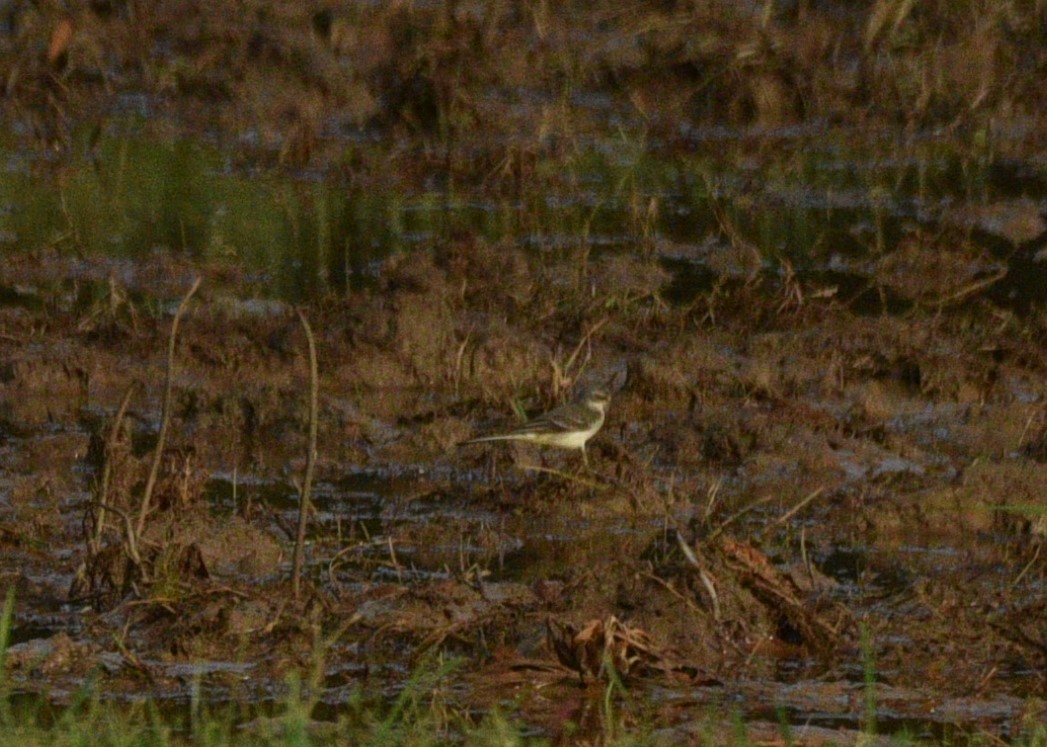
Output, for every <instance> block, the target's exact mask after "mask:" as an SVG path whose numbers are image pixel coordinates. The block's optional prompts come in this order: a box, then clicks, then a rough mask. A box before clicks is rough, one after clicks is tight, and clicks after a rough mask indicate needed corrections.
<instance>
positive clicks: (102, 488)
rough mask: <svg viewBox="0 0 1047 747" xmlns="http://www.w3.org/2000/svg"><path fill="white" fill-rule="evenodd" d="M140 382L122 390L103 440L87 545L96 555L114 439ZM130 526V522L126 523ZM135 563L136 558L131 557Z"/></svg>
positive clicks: (107, 492)
mask: <svg viewBox="0 0 1047 747" xmlns="http://www.w3.org/2000/svg"><path fill="white" fill-rule="evenodd" d="M139 384H140V382H139V381H138V380H137V379H136V380H135V381H132V382H131V385H130V386H129V387H127V391H126V392H124V398H123V400H122V401H121V402H120V409H118V410H117V411H116V417H115V418H113V425H112V427H110V428H109V437H108V438H107V439H106V441H105V465H104V466H103V467H102V479H101V482H100V483H99V485H98V500H97V505H98V515H97V516H96V517H95V526H94V532H93V533H92V536H91V539H90V542H89V547H90V550H91V554H92V555H97V554H98V551H99V550H100V549H101V547H102V533H103V532H104V531H105V521H106V515H105V512H106V508H108V506H109V482H110V480H111V479H112V474H113V454H114V453H115V451H116V440H117V439H118V438H119V437H120V426H121V425H123V422H124V416H125V415H126V414H127V408H128V406H129V405H130V404H131V397H132V396H134V393H135V392H136V391H137V390H138V387H139ZM128 526H130V524H128ZM127 539H128V542H129V545H130V546H131V547H134V546H135V545H134V542H133V538H132V537H128V538H127ZM133 559H134V561H135V562H136V563H137V562H138V558H133Z"/></svg>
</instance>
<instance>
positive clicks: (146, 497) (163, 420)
mask: <svg viewBox="0 0 1047 747" xmlns="http://www.w3.org/2000/svg"><path fill="white" fill-rule="evenodd" d="M202 280H203V278H202V277H198V278H197V279H196V280H195V281H193V287H192V288H190V289H189V292H188V293H186V294H185V298H183V299H182V303H180V304H179V305H178V310H177V311H176V312H175V316H174V322H172V323H171V337H170V338H169V339H168V341H167V381H166V382H165V383H164V402H163V410H162V412H161V415H160V433H159V435H158V436H157V437H156V450H155V451H154V452H153V464H152V466H151V467H150V468H149V479H148V480H147V481H146V483H145V492H144V493H143V494H142V507H141V509H140V510H139V512H138V524H137V525H136V526H135V535H136V536H137V537H141V536H142V531H143V530H144V529H145V519H146V517H147V516H148V515H149V503H150V501H151V500H152V497H153V488H154V487H155V486H156V477H157V475H158V474H159V473H160V461H161V459H162V458H163V452H164V441H165V440H166V439H167V427H168V425H169V424H170V421H171V390H172V388H173V386H174V365H175V343H176V342H177V340H178V323H179V322H180V321H182V315H183V314H184V313H185V310H186V308H187V307H188V306H189V299H191V298H192V297H193V294H194V293H196V289H197V288H199V287H200V282H201V281H202Z"/></svg>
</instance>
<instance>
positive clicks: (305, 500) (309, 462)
mask: <svg viewBox="0 0 1047 747" xmlns="http://www.w3.org/2000/svg"><path fill="white" fill-rule="evenodd" d="M296 311H297V312H298V318H299V319H300V320H301V321H302V328H303V329H305V339H306V341H307V342H308V343H309V453H308V454H307V455H306V459H305V479H304V480H303V481H302V495H301V500H300V501H299V504H298V534H297V536H295V540H294V562H293V565H292V568H291V584H292V587H293V588H294V598H295V600H297V599H298V595H299V592H300V590H301V577H302V564H303V562H304V560H305V528H306V524H307V522H308V520H309V498H310V494H311V493H312V489H313V468H314V467H315V466H316V431H317V411H318V406H317V400H318V389H319V375H318V373H317V366H316V341H315V340H314V339H313V330H312V328H311V327H310V326H309V320H308V319H306V318H305V314H303V313H302V310H301V309H296Z"/></svg>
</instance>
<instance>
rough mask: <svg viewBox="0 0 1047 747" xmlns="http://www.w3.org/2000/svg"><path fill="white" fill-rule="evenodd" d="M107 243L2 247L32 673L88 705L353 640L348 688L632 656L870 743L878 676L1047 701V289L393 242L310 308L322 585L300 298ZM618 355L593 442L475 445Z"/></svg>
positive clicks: (921, 715)
mask: <svg viewBox="0 0 1047 747" xmlns="http://www.w3.org/2000/svg"><path fill="white" fill-rule="evenodd" d="M927 251H941V248H940V247H927ZM160 261H161V260H160V259H157V262H160ZM110 269H111V268H107V267H106V266H105V263H104V262H99V263H96V264H95V265H91V266H89V267H85V265H84V264H83V263H82V262H81V261H70V260H68V259H65V258H63V257H60V256H57V255H43V254H37V255H26V256H20V257H15V258H12V261H11V262H10V263H8V264H7V265H6V266H5V268H4V269H3V271H2V277H0V284H2V287H3V288H4V289H5V297H6V299H7V300H6V302H5V304H4V307H3V327H2V329H3V334H2V338H0V344H2V346H3V359H4V368H3V376H2V386H3V391H2V402H3V413H2V415H3V421H2V422H3V447H4V448H3V494H4V503H3V538H2V540H3V543H4V547H5V552H4V554H3V564H4V569H3V573H4V576H5V578H7V579H8V582H9V584H10V588H13V589H14V590H15V593H16V616H15V628H14V632H13V639H14V641H15V642H16V644H18V645H16V646H14V647H13V648H12V650H11V652H10V656H9V659H8V663H9V667H10V669H11V675H10V676H11V678H12V681H13V684H14V685H15V686H16V687H17V688H18V689H26V690H29V691H33V692H43V693H46V694H47V696H48V697H52V698H56V699H58V700H59V701H60V700H61V699H62V698H63V697H65V696H63V695H62V694H63V693H69V692H70V691H72V690H73V689H75V688H76V687H77V686H78V684H80V683H81V682H83V680H84V678H85V677H87V676H88V674H89V673H92V672H93V673H94V674H95V676H98V677H99V680H98V685H99V686H100V687H101V688H102V689H103V690H104V691H105V692H108V693H113V694H117V693H121V692H124V693H132V692H138V691H140V690H141V688H142V687H143V685H146V684H147V685H148V688H149V690H150V691H151V692H153V693H155V694H156V695H158V696H161V697H166V696H171V697H175V698H177V697H185V695H186V693H187V689H188V688H189V687H190V686H191V684H192V681H193V679H194V677H200V678H202V681H203V684H204V686H205V688H207V689H208V690H209V691H211V692H212V693H214V694H215V696H216V697H217V696H219V694H220V695H221V696H222V697H232V698H245V699H248V700H250V699H253V698H262V699H265V698H267V697H270V696H271V694H272V692H274V691H275V690H274V688H278V686H279V683H280V681H281V678H282V677H284V676H285V675H286V674H287V673H288V672H289V671H290V670H293V669H295V668H297V667H302V666H305V665H306V664H307V663H308V662H309V661H310V660H311V659H312V657H314V656H315V655H316V652H317V650H318V646H320V645H321V643H320V642H321V641H322V642H324V643H323V645H324V646H325V648H324V649H323V650H324V654H325V658H324V666H325V672H326V674H325V678H324V685H325V687H326V688H327V690H326V691H325V694H324V696H323V698H322V699H323V701H324V702H327V703H328V704H329V705H331V706H332V707H337V704H338V702H339V699H340V698H344V697H345V693H346V692H347V690H348V689H349V688H351V687H352V686H356V685H363V686H365V687H367V688H393V690H395V688H396V687H397V684H398V683H400V684H402V679H403V677H404V676H406V674H407V673H408V672H410V671H411V670H412V669H414V668H415V667H419V666H424V661H425V660H426V656H427V654H432V653H434V652H442V653H444V654H447V655H454V656H461V657H464V660H465V663H464V665H463V666H462V669H461V670H460V671H459V672H458V673H457V675H456V677H458V678H459V682H460V684H461V683H465V686H464V687H461V689H458V690H456V693H455V700H456V702H457V703H459V704H461V705H469V706H475V707H479V708H488V707H490V706H491V705H493V704H495V703H502V704H505V703H506V702H509V701H511V702H513V703H515V707H516V708H517V709H519V713H520V715H521V716H522V717H523V718H524V719H525V721H527V722H528V723H533V724H537V725H539V726H540V727H541V728H542V729H543V730H544V731H545V733H547V734H551V735H556V734H558V733H561V732H562V731H563V728H564V725H565V723H566V722H567V721H568V720H572V721H575V722H580V723H583V724H585V723H587V719H589V720H590V721H591V720H592V719H593V718H595V716H594V714H593V711H594V705H593V704H594V702H598V701H599V700H600V698H601V697H602V696H601V693H602V687H603V686H602V685H598V684H597V685H593V683H594V682H596V683H599V682H601V681H605V678H606V676H607V675H606V671H601V657H602V656H603V655H604V653H605V652H606V653H607V654H608V655H609V656H610V657H611V660H612V661H613V662H614V664H615V665H616V668H617V671H618V672H619V674H620V675H622V676H623V677H624V678H625V681H626V683H627V684H628V687H629V692H630V693H632V694H633V697H634V698H637V697H641V696H639V695H638V694H640V693H643V694H644V695H643V696H642V697H641V699H642V700H643V701H644V702H646V705H645V706H644V707H643V709H642V710H644V711H645V714H644V717H645V718H653V722H652V723H654V724H656V725H658V726H659V727H665V728H668V727H670V726H672V727H674V728H685V727H686V728H694V725H693V724H692V723H691V722H692V721H694V720H695V719H697V718H698V714H705V713H708V712H709V710H711V712H712V713H720V714H721V717H722V718H727V716H728V714H729V712H730V711H731V710H732V709H739V710H740V711H741V712H742V713H743V714H745V715H746V717H747V718H749V719H752V720H753V721H755V722H759V721H760V720H761V719H764V718H771V719H772V720H774V719H775V716H774V714H775V712H776V711H775V709H778V708H783V709H785V712H786V713H787V714H790V715H791V719H792V720H794V721H796V722H797V723H803V722H807V723H811V722H813V723H814V725H820V724H821V725H825V726H826V727H831V730H832V733H833V734H835V737H834V738H835V739H840V738H845V739H846V736H845V732H839V731H835V730H836V729H839V728H844V729H847V728H850V729H857V728H859V727H860V726H862V725H863V724H866V721H867V720H868V714H867V712H866V711H865V703H866V701H865V693H866V688H865V682H866V681H867V680H866V678H867V677H872V678H874V679H875V681H876V683H877V688H876V690H875V697H876V703H877V713H878V715H877V719H878V721H879V724H878V728H879V729H880V730H881V732H887V733H890V732H892V731H895V730H897V729H898V728H901V727H904V726H908V727H910V728H915V729H916V731H917V733H924V734H926V731H925V730H926V729H927V728H929V727H927V726H926V725H927V724H930V725H934V726H936V728H939V729H941V730H943V731H942V733H949V734H952V735H955V734H962V733H980V732H983V731H984V732H987V733H991V734H995V735H1000V736H1004V737H1008V736H1016V735H1018V734H1020V733H1022V731H1023V729H1027V728H1029V726H1030V724H1032V723H1035V721H1036V720H1037V719H1042V718H1043V716H1044V713H1043V706H1042V700H1041V698H1042V694H1043V692H1044V671H1045V669H1044V668H1045V664H1047V662H1045V653H1044V652H1045V646H1047V639H1045V632H1047V627H1045V623H1044V620H1045V615H1044V613H1045V610H1044V605H1045V590H1044V564H1043V557H1042V554H1041V547H1042V542H1043V536H1044V532H1045V525H1044V504H1043V486H1044V481H1045V480H1047V471H1045V467H1044V462H1045V460H1047V457H1045V454H1047V447H1045V443H1047V413H1045V410H1044V406H1043V402H1044V388H1045V378H1044V366H1045V362H1047V355H1045V353H1047V348H1045V339H1047V338H1045V334H1044V333H1045V329H1044V324H1043V321H1044V320H1043V317H1042V315H1030V316H1029V317H1026V318H1022V317H1019V316H1017V315H1015V314H1012V313H1007V312H1006V311H1005V310H1002V309H1000V308H998V307H995V306H993V305H992V304H990V303H988V302H986V301H984V300H982V299H980V298H979V297H978V296H977V295H976V296H974V297H973V298H971V299H968V301H967V302H966V303H965V304H963V305H962V306H953V307H948V308H945V307H941V306H939V307H922V306H913V307H911V308H910V309H909V310H908V311H907V312H905V313H901V314H890V315H888V314H872V315H856V314H855V313H853V312H852V311H850V310H849V309H848V307H847V305H846V304H844V303H842V302H841V300H840V299H836V298H832V297H830V296H828V295H827V294H817V293H814V292H813V291H816V290H817V289H815V288H804V287H803V286H802V284H801V283H799V282H794V283H793V284H792V285H790V286H788V287H786V286H781V285H776V284H775V283H774V282H772V281H770V280H761V279H759V278H754V279H752V280H750V281H748V282H735V283H726V284H724V285H722V286H721V287H719V288H718V289H717V290H716V291H715V292H712V291H710V292H707V293H703V294H700V295H699V296H697V297H696V298H695V300H694V302H693V303H692V304H690V305H688V306H683V307H670V306H668V305H667V304H666V303H664V302H663V301H662V300H661V299H660V295H659V294H660V291H661V290H662V287H663V286H664V284H665V283H666V282H668V279H669V278H668V275H667V274H666V273H664V272H663V271H660V270H659V269H658V267H657V266H656V265H654V264H652V263H651V262H647V261H641V260H636V259H633V258H628V257H620V256H608V257H604V258H599V259H588V260H586V259H584V258H579V257H573V258H572V257H566V258H563V259H558V260H549V259H542V258H536V257H533V256H531V257H528V256H525V255H523V254H522V253H521V252H520V251H517V250H512V249H509V248H507V247H499V246H485V245H479V244H475V243H470V244H468V245H450V246H446V247H443V248H440V249H436V250H434V251H432V252H430V253H428V254H425V255H418V256H412V257H410V258H400V259H396V260H390V261H389V262H388V263H387V264H386V265H385V266H384V267H383V269H382V272H381V275H380V278H381V279H380V282H379V283H378V285H377V286H376V287H375V288H374V289H372V290H370V291H368V292H366V293H360V294H357V295H355V296H354V297H352V298H350V299H348V300H345V301H340V302H330V303H327V304H324V305H316V306H312V307H310V308H308V309H307V310H306V313H307V314H308V316H309V318H310V320H311V324H312V327H313V328H314V329H315V331H316V343H317V349H318V358H319V392H320V398H319V405H320V408H319V412H320V415H319V423H318V424H319V436H318V454H319V463H318V467H317V474H316V493H315V496H314V498H315V501H316V504H317V510H316V513H315V514H314V515H313V517H312V529H311V531H310V538H311V541H310V544H309V545H308V548H307V569H306V574H305V579H306V581H305V587H304V591H303V593H302V595H301V597H300V599H298V600H297V601H296V600H295V599H294V598H293V596H292V595H291V586H290V584H289V558H290V553H291V547H292V545H291V540H290V537H291V536H293V524H294V521H295V512H294V502H295V495H296V490H295V487H294V485H293V483H294V482H295V481H299V482H300V480H301V474H302V471H303V467H304V456H305V452H306V439H307V432H308V407H307V393H308V385H309V371H308V363H307V354H306V350H307V345H306V338H305V336H304V333H303V331H302V329H301V327H300V323H299V321H298V319H297V318H296V317H295V316H294V314H293V313H292V311H291V309H290V308H286V307H283V306H281V305H279V304H276V305H272V306H266V307H263V308H262V310H261V311H259V309H258V308H256V307H253V306H250V305H248V304H244V303H242V302H241V301H239V300H237V293H236V291H237V288H236V283H235V281H231V280H230V279H229V278H228V277H227V276H226V277H222V276H218V275H216V274H215V273H213V272H212V273H209V272H208V271H207V270H204V269H201V268H197V267H194V266H192V265H190V264H188V263H183V262H175V261H168V262H167V263H166V264H165V265H164V266H163V267H162V268H158V267H142V268H138V269H135V270H133V271H132V272H130V273H129V274H128V273H124V274H123V275H122V280H121V281H120V283H116V282H115V281H114V282H113V283H111V284H107V283H105V282H102V281H100V280H99V281H92V280H91V276H92V274H96V275H98V276H99V277H101V276H103V275H104V274H105V273H106V272H107V271H109V270H110ZM158 270H162V272H158ZM197 273H200V275H201V276H202V277H203V278H204V279H203V283H202V286H201V290H200V292H199V295H198V296H197V297H196V298H194V299H193V300H192V301H191V302H190V306H189V311H188V313H187V315H186V316H185V318H184V320H183V321H182V324H181V329H180V333H179V338H178V344H177V349H176V357H175V360H176V369H175V371H174V377H173V381H172V386H173V400H172V402H173V405H172V410H171V413H170V427H169V434H168V436H167V438H168V441H167V445H166V447H165V451H164V454H163V459H162V460H161V462H160V464H161V469H160V474H159V478H158V480H157V486H156V488H155V492H154V494H153V496H152V504H151V505H152V510H151V512H150V513H149V515H148V517H147V518H146V520H145V522H144V524H143V528H142V531H141V533H140V534H137V536H136V539H137V548H136V550H137V560H135V559H132V558H131V556H130V554H129V551H128V538H129V535H131V534H133V533H132V532H131V531H130V530H129V529H127V527H126V526H125V522H124V521H123V520H122V518H121V517H123V516H125V515H126V517H127V519H128V520H129V521H130V522H132V523H134V521H135V519H136V518H137V512H138V506H139V505H140V502H141V496H142V492H143V484H144V483H145V482H146V480H147V475H148V471H149V468H150V466H151V464H152V457H153V452H152V448H151V447H152V446H153V445H155V442H156V437H157V430H158V426H159V423H160V419H161V402H162V393H163V386H164V381H165V367H166V350H167V338H168V335H169V332H170V327H171V321H172V312H173V309H174V306H175V305H176V302H177V300H178V297H177V296H175V295H173V294H174V293H175V292H176V291H177V290H179V289H184V290H187V289H188V287H189V286H190V284H191V282H192V280H193V278H194V276H196V275H197ZM161 277H162V278H164V280H163V281H161V280H160V278H161ZM89 286H91V287H93V288H94V292H93V294H92V293H87V292H85V289H86V288H87V287H89ZM89 297H93V298H94V300H93V301H90V302H84V298H89ZM153 297H160V298H163V299H164V300H165V302H164V304H162V305H160V306H154V307H153V308H159V309H162V311H158V312H156V313H150V312H149V311H147V309H146V304H145V301H144V299H147V298H153ZM607 380H610V381H611V382H612V385H613V387H614V389H615V391H614V401H613V403H612V408H611V410H610V415H609V419H608V422H607V424H606V426H605V428H604V429H603V431H602V432H601V433H600V434H599V435H598V436H597V437H596V438H595V439H594V441H593V442H592V444H591V448H590V459H591V468H590V469H589V470H586V469H585V468H584V467H583V465H582V463H581V460H580V459H579V458H578V456H577V454H576V453H560V452H555V453H544V452H537V451H535V450H534V449H533V448H532V447H520V448H512V447H503V446H491V447H487V446H476V447H466V448H457V447H456V444H457V443H458V442H459V441H461V440H464V439H466V438H467V437H470V436H473V435H476V434H477V433H479V432H482V431H484V430H485V429H488V428H490V427H497V426H500V425H504V424H507V423H511V422H514V419H513V416H512V415H511V410H512V407H511V404H510V403H511V402H512V401H514V398H519V399H518V401H520V402H521V403H522V404H523V405H524V406H526V409H527V410H530V411H535V410H540V409H542V408H543V407H546V406H548V405H550V404H552V403H553V402H554V401H556V400H557V399H558V398H559V397H561V395H563V394H564V393H565V392H564V391H562V390H563V388H564V387H565V386H566V385H567V384H568V383H573V384H576V385H583V384H585V383H586V382H597V381H607ZM133 382H138V385H139V388H138V389H136V390H133V391H132V394H131V396H130V399H129V401H128V405H127V408H126V413H125V414H124V416H123V417H122V419H121V420H120V422H119V425H118V427H115V428H114V422H116V421H115V416H116V413H117V411H118V409H119V408H120V406H121V400H122V398H123V397H124V394H125V392H126V391H127V390H128V388H129V387H130V386H131V385H132V383H133ZM103 484H104V485H105V488H104V490H105V492H104V495H103V492H102V491H103V488H102V485H103ZM233 484H236V487H235V488H234V487H233ZM361 487H364V488H365V489H363V490H361ZM234 490H235V491H236V494H235V499H234V497H233V493H232V491H234ZM103 501H104V502H105V503H106V505H107V506H109V507H110V509H109V514H108V515H109V517H110V518H108V519H107V520H106V523H105V525H104V526H101V527H99V525H98V523H97V522H98V521H99V516H100V510H101V503H102V502H103ZM114 512H118V514H119V515H118V516H117V517H115V518H114ZM605 666H606V665H604V667H605ZM201 672H202V673H203V674H199V673H201ZM194 673H196V674H194ZM245 673H246V674H245ZM580 682H586V683H589V684H588V685H583V684H580ZM592 698H595V699H596V701H593V700H592ZM565 699H566V700H565ZM699 706H703V708H699ZM637 707H639V706H637ZM648 711H650V712H652V713H647V712H648ZM681 722H682V723H683V724H684V727H680V723H681ZM913 725H922V726H915V727H914V726H913ZM584 728H598V727H597V726H595V725H593V724H592V723H589V724H588V726H587V727H584ZM947 728H955V729H959V731H951V732H947V731H945V730H947ZM671 733H675V732H671Z"/></svg>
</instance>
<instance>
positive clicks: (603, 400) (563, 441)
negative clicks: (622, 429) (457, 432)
mask: <svg viewBox="0 0 1047 747" xmlns="http://www.w3.org/2000/svg"><path fill="white" fill-rule="evenodd" d="M610 403H611V395H610V394H609V393H608V392H607V390H606V389H604V388H602V387H597V388H595V389H591V390H590V391H589V392H588V393H587V394H586V395H585V396H584V397H582V398H581V399H580V400H578V401H577V402H571V403H569V404H565V405H560V406H559V407H557V408H554V409H552V410H550V411H549V412H547V413H544V414H542V415H539V416H538V417H536V418H534V419H532V420H529V421H527V422H526V423H524V424H523V425H521V426H520V427H519V428H515V429H513V430H511V431H507V432H505V433H494V434H491V435H490V436H481V437H480V438H473V439H470V440H468V441H462V443H460V444H459V446H466V445H468V444H478V443H484V442H487V441H526V442H527V443H532V444H539V445H541V446H556V447H559V448H561V449H581V452H582V460H583V461H584V462H585V464H586V466H588V465H589V457H588V456H587V455H586V453H585V444H586V442H587V441H588V440H589V439H590V438H592V437H593V436H595V435H596V432H597V431H599V430H600V428H601V427H603V421H604V417H605V416H606V415H607V406H608V405H609V404H610Z"/></svg>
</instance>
